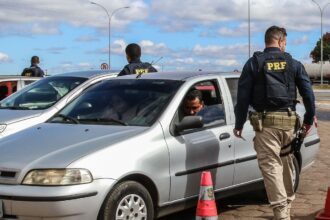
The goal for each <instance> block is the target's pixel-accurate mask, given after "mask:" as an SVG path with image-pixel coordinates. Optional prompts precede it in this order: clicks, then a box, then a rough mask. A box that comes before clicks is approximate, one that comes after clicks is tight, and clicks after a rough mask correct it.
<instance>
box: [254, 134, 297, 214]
mask: <svg viewBox="0 0 330 220" xmlns="http://www.w3.org/2000/svg"><path fill="white" fill-rule="evenodd" d="M293 138H294V129H290V130H283V129H279V128H267V127H266V128H265V127H264V128H263V130H262V131H256V136H255V139H254V148H255V150H256V152H257V158H258V164H259V167H260V170H261V173H262V175H263V178H264V184H265V188H266V192H267V196H268V200H269V202H270V205H271V207H272V209H273V212H274V217H275V219H276V220H290V208H291V202H292V201H293V200H294V198H295V194H294V185H293V168H294V167H293V161H292V160H293V155H292V154H288V155H286V156H282V157H281V156H280V152H281V150H282V149H283V148H284V146H286V145H287V144H289V143H290V142H291V141H292V140H293ZM296 172H298V171H296Z"/></svg>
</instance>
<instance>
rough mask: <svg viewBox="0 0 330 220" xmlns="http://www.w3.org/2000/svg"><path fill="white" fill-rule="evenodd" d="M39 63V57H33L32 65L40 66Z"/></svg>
mask: <svg viewBox="0 0 330 220" xmlns="http://www.w3.org/2000/svg"><path fill="white" fill-rule="evenodd" d="M38 63H39V57H38V56H33V57H31V64H38Z"/></svg>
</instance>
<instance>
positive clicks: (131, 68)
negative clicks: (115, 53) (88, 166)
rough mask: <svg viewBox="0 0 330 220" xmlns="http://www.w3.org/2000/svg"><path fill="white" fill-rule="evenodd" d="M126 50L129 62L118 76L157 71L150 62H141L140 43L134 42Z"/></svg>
mask: <svg viewBox="0 0 330 220" xmlns="http://www.w3.org/2000/svg"><path fill="white" fill-rule="evenodd" d="M125 52H126V59H127V61H128V64H127V65H126V66H125V67H124V69H123V70H122V71H121V72H120V73H119V74H118V76H123V75H129V74H143V73H150V72H157V70H156V69H155V68H154V67H153V66H152V65H151V64H150V63H144V62H141V60H140V58H141V47H140V46H139V45H138V44H135V43H132V44H129V45H127V47H126V49H125Z"/></svg>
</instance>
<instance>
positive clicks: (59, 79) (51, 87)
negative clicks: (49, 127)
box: [0, 70, 118, 138]
mask: <svg viewBox="0 0 330 220" xmlns="http://www.w3.org/2000/svg"><path fill="white" fill-rule="evenodd" d="M117 73H118V71H95V70H94V71H82V72H72V73H64V74H58V75H54V76H50V77H46V78H43V79H41V80H39V81H37V82H36V83H34V84H32V85H30V86H27V87H25V88H24V89H22V90H20V91H18V92H16V93H15V94H13V95H11V96H9V97H7V98H6V99H3V100H2V101H1V102H0V138H2V137H4V136H7V135H10V134H13V133H15V132H18V131H20V130H23V129H25V128H27V127H31V126H33V125H35V124H38V123H41V122H44V121H46V120H47V119H48V118H50V117H51V116H52V115H54V114H55V113H56V112H57V111H58V110H59V109H61V108H63V107H64V105H66V104H67V103H68V101H70V100H71V99H72V98H73V97H75V96H76V95H78V94H79V93H80V92H81V91H82V90H83V89H85V88H86V87H88V86H90V85H92V84H94V83H96V82H99V81H101V80H104V79H108V78H111V77H115V76H116V75H117ZM30 78H32V77H30ZM34 78H35V79H34V80H37V79H38V78H36V77H34ZM27 79H28V78H27Z"/></svg>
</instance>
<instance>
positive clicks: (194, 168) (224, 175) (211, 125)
mask: <svg viewBox="0 0 330 220" xmlns="http://www.w3.org/2000/svg"><path fill="white" fill-rule="evenodd" d="M219 87H220V86H219V83H218V80H216V79H212V80H206V81H201V82H197V83H195V84H194V85H193V86H191V87H190V88H189V89H187V90H186V93H188V91H190V90H192V89H197V90H200V91H201V92H202V93H203V99H204V104H205V105H204V108H203V109H202V111H200V112H199V113H197V115H200V116H202V117H203V121H204V127H202V128H197V129H190V130H187V131H183V132H181V133H179V134H175V131H174V130H173V129H174V127H175V124H176V123H178V122H180V120H181V119H182V117H183V116H182V112H181V109H182V104H181V105H180V106H179V107H178V110H177V112H176V114H175V116H174V118H173V120H172V123H171V125H170V126H171V127H170V130H171V134H170V135H165V139H166V142H167V144H168V148H169V155H170V175H171V192H170V200H172V201H173V200H178V199H182V198H188V197H191V196H195V195H198V193H199V187H200V186H199V184H200V176H201V172H202V171H206V170H209V171H211V173H212V177H213V183H214V185H215V189H220V188H224V187H227V186H230V185H232V184H233V173H234V166H233V164H234V149H233V147H232V141H233V140H232V135H230V134H231V133H232V127H231V126H227V124H226V121H227V120H228V119H227V117H226V114H225V109H226V108H225V106H226V104H227V100H226V99H223V98H222V97H221V91H220V90H219ZM183 100H184V98H183ZM181 103H182V102H181Z"/></svg>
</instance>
